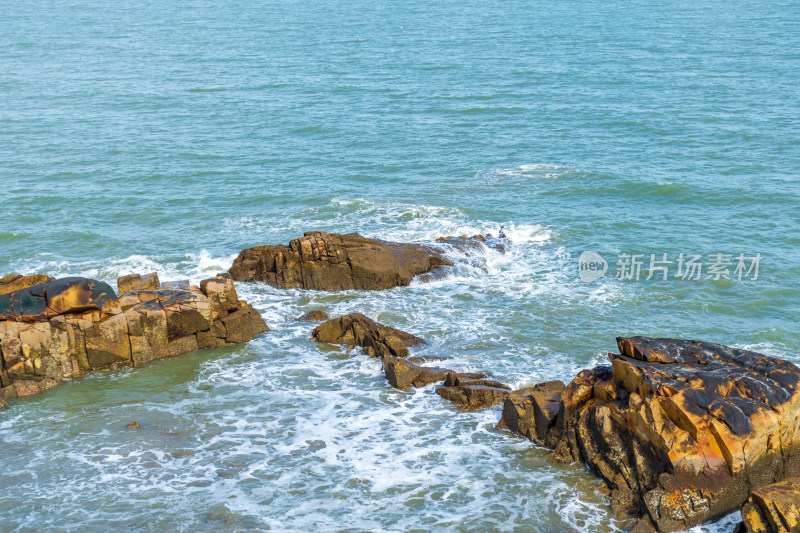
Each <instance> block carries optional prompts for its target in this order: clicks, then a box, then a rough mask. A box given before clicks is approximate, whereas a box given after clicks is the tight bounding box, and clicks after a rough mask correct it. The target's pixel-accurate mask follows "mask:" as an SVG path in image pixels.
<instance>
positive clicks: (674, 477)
mask: <svg viewBox="0 0 800 533" xmlns="http://www.w3.org/2000/svg"><path fill="white" fill-rule="evenodd" d="M617 343H618V346H619V349H620V352H621V353H620V354H610V359H611V366H610V367H609V366H601V367H597V368H595V369H592V370H584V371H582V372H581V373H580V374H578V376H577V377H576V378H575V379H574V380H573V381H572V382H570V383H569V384H568V385H567V386H566V388H565V389H564V390H563V392H562V394H561V400H560V406H559V413H558V416H557V419H556V421H555V424H554V425H553V426H552V427H551V428H550V429H549V430H548V432H547V433H546V435H545V441H547V443H548V445H550V446H552V447H553V448H554V451H553V453H552V454H551V457H552V458H553V459H554V460H556V461H561V462H571V461H581V462H584V463H586V464H587V465H588V466H589V468H590V469H591V470H592V471H593V472H595V473H596V474H597V475H598V476H600V477H601V478H603V479H604V480H605V481H606V483H607V484H608V486H609V488H610V489H611V503H612V507H613V508H614V509H615V510H616V511H617V512H618V513H622V512H625V513H628V514H630V515H632V516H633V517H640V516H645V515H646V516H648V517H649V518H650V520H652V523H653V524H654V525H655V527H656V528H658V529H659V530H661V531H678V530H683V529H687V528H689V527H692V526H694V525H697V524H700V523H702V522H705V521H707V520H712V519H715V518H719V517H722V516H724V515H726V514H728V513H730V512H732V511H734V510H736V509H738V508H739V507H740V506H741V505H742V504H743V503H744V502H745V500H747V498H748V497H749V496H750V494H751V492H753V491H754V490H756V489H759V487H764V486H766V485H769V484H771V483H774V482H776V481H779V480H781V479H783V478H785V477H787V476H790V475H795V474H797V473H799V472H800V388H799V384H800V369H798V368H797V367H796V366H795V365H793V364H792V363H789V362H787V361H782V360H779V359H775V358H772V357H767V356H765V355H762V354H759V353H755V352H751V351H747V350H740V349H736V348H731V347H727V346H722V345H718V344H711V343H704V342H696V341H686V340H675V339H652V338H646V337H633V338H619V339H617ZM520 395H521V396H523V397H524V393H520ZM516 401H517V402H519V400H518V399H517V400H516ZM512 402H514V400H512ZM512 407H514V408H516V405H513V406H512ZM518 412H520V413H522V414H525V413H531V412H532V411H531V410H527V408H526V409H521V410H519V411H518ZM550 412H552V411H550ZM520 416H521V415H520ZM527 416H528V417H529V418H528V420H527V422H526V423H525V424H522V423H519V422H518V423H517V424H516V425H517V427H518V428H527V429H523V431H524V432H525V433H526V436H530V435H532V434H533V433H534V432H533V431H532V429H531V428H533V427H535V426H536V422H535V420H533V421H532V420H530V414H528V415H527ZM504 419H505V416H504ZM506 423H507V424H508V425H509V426H510V427H511V426H512V424H511V423H509V422H508V421H506ZM548 424H549V422H548ZM523 431H521V432H523ZM535 435H536V438H537V439H539V438H540V437H541V433H540V432H539V431H538V430H537V431H536V432H535ZM534 440H535V439H534Z"/></svg>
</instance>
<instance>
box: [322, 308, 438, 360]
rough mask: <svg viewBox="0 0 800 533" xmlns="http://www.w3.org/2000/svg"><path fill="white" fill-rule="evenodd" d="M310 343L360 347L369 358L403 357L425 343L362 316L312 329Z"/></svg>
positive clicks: (348, 317)
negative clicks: (410, 350) (413, 348)
mask: <svg viewBox="0 0 800 533" xmlns="http://www.w3.org/2000/svg"><path fill="white" fill-rule="evenodd" d="M311 340H312V341H316V342H327V343H330V344H344V345H346V346H348V347H354V346H361V347H362V348H364V352H365V353H366V354H367V355H369V356H370V357H383V356H395V357H406V356H407V355H408V349H409V348H410V347H414V346H420V345H422V344H425V341H424V340H422V339H421V338H419V337H416V336H414V335H412V334H410V333H406V332H405V331H401V330H399V329H395V328H390V327H389V326H384V325H383V324H379V323H377V322H375V321H374V320H371V319H369V318H367V317H365V316H364V315H362V314H361V313H351V314H349V315H344V316H341V317H339V318H333V319H331V320H328V321H327V322H324V323H322V324H320V325H319V326H317V327H316V328H314V331H313V332H312V337H311Z"/></svg>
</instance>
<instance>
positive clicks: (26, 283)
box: [0, 274, 55, 294]
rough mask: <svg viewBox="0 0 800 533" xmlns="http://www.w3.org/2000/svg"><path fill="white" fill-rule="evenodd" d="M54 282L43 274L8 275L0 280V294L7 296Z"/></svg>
mask: <svg viewBox="0 0 800 533" xmlns="http://www.w3.org/2000/svg"><path fill="white" fill-rule="evenodd" d="M54 280H55V278H51V277H50V276H45V275H44V274H33V275H30V276H23V275H21V274H9V275H8V276H3V277H2V278H0V294H8V293H9V292H12V291H18V290H20V289H27V288H28V287H33V286H34V285H39V284H40V283H47V282H48V281H54Z"/></svg>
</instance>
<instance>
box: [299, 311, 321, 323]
mask: <svg viewBox="0 0 800 533" xmlns="http://www.w3.org/2000/svg"><path fill="white" fill-rule="evenodd" d="M295 320H298V321H301V320H307V321H309V322H322V321H323V320H328V313H326V312H325V311H321V310H319V309H314V310H312V311H309V312H308V313H306V314H304V315H301V316H299V317H297V318H295Z"/></svg>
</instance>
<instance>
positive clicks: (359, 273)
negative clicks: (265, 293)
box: [230, 231, 451, 291]
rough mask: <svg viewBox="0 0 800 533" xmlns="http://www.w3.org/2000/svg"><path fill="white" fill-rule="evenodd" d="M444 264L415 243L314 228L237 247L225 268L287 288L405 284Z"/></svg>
mask: <svg viewBox="0 0 800 533" xmlns="http://www.w3.org/2000/svg"><path fill="white" fill-rule="evenodd" d="M450 264H451V263H450V261H448V260H447V259H446V258H445V257H444V256H443V255H442V253H441V252H440V251H438V250H436V249H435V248H432V247H429V246H425V245H421V244H407V243H397V242H387V241H381V240H377V239H368V238H366V237H362V236H361V235H359V234H357V233H348V234H345V235H343V234H337V233H325V232H320V231H314V232H308V233H306V234H305V235H304V236H303V237H301V238H299V239H294V240H292V241H291V242H290V243H289V245H288V246H286V245H283V244H280V245H276V246H257V247H255V248H248V249H246V250H243V251H242V252H241V253H240V254H239V256H238V257H237V258H236V260H234V262H233V266H231V268H230V274H231V276H233V279H234V280H236V281H265V282H267V283H269V284H270V285H274V286H276V287H280V288H287V289H288V288H301V289H314V290H324V291H344V290H351V289H362V290H379V289H388V288H391V287H398V286H405V285H408V284H409V283H411V280H412V279H413V278H414V276H417V275H419V274H424V273H428V272H431V271H432V270H434V269H436V268H437V267H441V266H445V265H450Z"/></svg>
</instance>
